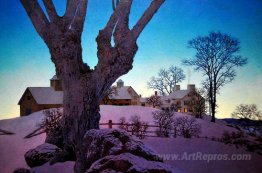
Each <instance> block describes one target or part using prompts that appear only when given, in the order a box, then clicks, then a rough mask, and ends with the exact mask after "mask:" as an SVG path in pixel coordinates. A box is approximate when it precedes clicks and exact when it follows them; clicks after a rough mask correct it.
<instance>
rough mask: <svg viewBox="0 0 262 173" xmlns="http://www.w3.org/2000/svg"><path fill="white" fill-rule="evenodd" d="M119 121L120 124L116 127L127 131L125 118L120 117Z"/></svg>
mask: <svg viewBox="0 0 262 173" xmlns="http://www.w3.org/2000/svg"><path fill="white" fill-rule="evenodd" d="M119 123H120V125H119V126H118V128H120V129H122V130H125V131H128V129H129V128H128V123H127V122H126V118H125V117H121V118H120V119H119Z"/></svg>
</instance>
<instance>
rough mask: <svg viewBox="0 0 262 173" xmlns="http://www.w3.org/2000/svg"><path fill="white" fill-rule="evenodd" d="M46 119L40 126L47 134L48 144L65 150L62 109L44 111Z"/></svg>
mask: <svg viewBox="0 0 262 173" xmlns="http://www.w3.org/2000/svg"><path fill="white" fill-rule="evenodd" d="M43 113H44V115H45V118H44V119H43V120H42V122H41V123H40V124H39V127H41V128H43V129H44V130H45V132H46V135H47V137H46V140H45V142H46V143H50V144H54V145H56V146H58V147H60V148H63V135H62V123H61V119H62V116H63V113H62V111H61V110H60V109H48V110H45V111H43Z"/></svg>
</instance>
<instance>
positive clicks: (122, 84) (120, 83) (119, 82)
mask: <svg viewBox="0 0 262 173" xmlns="http://www.w3.org/2000/svg"><path fill="white" fill-rule="evenodd" d="M116 86H117V87H118V88H121V87H123V86H124V81H122V80H121V79H119V80H118V81H117V83H116Z"/></svg>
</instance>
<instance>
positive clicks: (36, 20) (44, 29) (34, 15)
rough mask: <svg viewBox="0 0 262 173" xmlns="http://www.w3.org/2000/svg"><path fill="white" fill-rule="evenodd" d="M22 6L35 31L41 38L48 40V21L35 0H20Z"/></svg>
mask: <svg viewBox="0 0 262 173" xmlns="http://www.w3.org/2000/svg"><path fill="white" fill-rule="evenodd" d="M20 1H21V3H22V5H23V6H24V8H25V10H26V13H27V15H28V16H29V18H30V19H31V21H32V23H33V25H34V27H35V29H36V31H37V33H38V34H39V35H40V36H41V38H42V39H43V40H44V41H46V40H48V36H49V35H48V33H49V24H50V23H49V21H48V19H47V17H46V16H45V13H44V12H43V10H42V8H41V7H40V5H39V3H38V2H37V0H30V1H29V0H20Z"/></svg>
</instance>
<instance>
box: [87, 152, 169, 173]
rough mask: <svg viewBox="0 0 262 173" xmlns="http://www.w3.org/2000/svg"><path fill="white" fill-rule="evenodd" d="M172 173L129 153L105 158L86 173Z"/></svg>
mask: <svg viewBox="0 0 262 173" xmlns="http://www.w3.org/2000/svg"><path fill="white" fill-rule="evenodd" d="M98 172H99V173H109V172H110V173H131V172H132V173H135V172H137V173H138V172H139V173H172V169H171V167H170V166H168V165H166V164H164V163H161V162H155V161H149V160H146V159H144V158H141V157H138V156H135V155H133V154H130V153H123V154H120V155H111V156H106V157H104V158H102V159H99V160H97V161H96V162H95V163H93V164H92V166H91V167H90V168H89V169H88V170H87V171H86V173H98Z"/></svg>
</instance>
